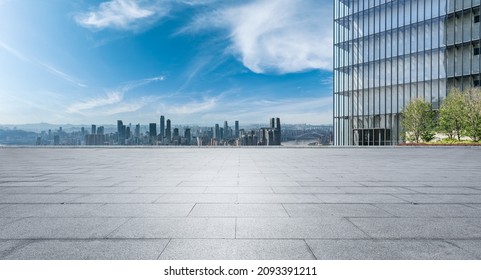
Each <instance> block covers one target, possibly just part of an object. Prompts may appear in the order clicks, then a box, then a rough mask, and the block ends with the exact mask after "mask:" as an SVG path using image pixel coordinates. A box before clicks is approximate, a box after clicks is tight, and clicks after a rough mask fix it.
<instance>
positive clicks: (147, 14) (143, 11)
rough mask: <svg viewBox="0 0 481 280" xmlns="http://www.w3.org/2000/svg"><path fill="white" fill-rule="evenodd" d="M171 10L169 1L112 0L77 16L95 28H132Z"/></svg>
mask: <svg viewBox="0 0 481 280" xmlns="http://www.w3.org/2000/svg"><path fill="white" fill-rule="evenodd" d="M169 10H170V5H169V3H168V1H135V0H111V1H108V2H104V3H101V4H100V5H99V6H98V8H96V9H92V10H91V11H90V12H86V13H81V14H78V15H76V16H75V20H76V21H77V23H78V24H80V25H82V26H84V27H87V28H94V29H104V28H115V29H124V30H132V29H137V28H138V27H140V26H142V25H143V24H145V23H146V22H149V23H150V22H154V21H155V20H157V19H159V18H160V17H162V16H165V15H166V14H167V13H168V12H169Z"/></svg>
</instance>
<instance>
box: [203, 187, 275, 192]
mask: <svg viewBox="0 0 481 280" xmlns="http://www.w3.org/2000/svg"><path fill="white" fill-rule="evenodd" d="M205 193H274V192H273V191H272V188H271V187H207V189H206V191H205Z"/></svg>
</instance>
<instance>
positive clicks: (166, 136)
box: [165, 119, 172, 143]
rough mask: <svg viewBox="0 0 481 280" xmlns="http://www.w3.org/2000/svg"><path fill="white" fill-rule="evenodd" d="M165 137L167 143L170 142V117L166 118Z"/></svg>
mask: <svg viewBox="0 0 481 280" xmlns="http://www.w3.org/2000/svg"><path fill="white" fill-rule="evenodd" d="M165 138H166V140H167V143H170V141H171V140H172V129H171V124H170V119H167V128H166V130H165Z"/></svg>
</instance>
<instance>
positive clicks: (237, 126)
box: [235, 121, 239, 138]
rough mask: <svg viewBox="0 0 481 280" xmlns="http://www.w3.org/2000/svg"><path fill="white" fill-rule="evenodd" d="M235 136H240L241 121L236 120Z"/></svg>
mask: <svg viewBox="0 0 481 280" xmlns="http://www.w3.org/2000/svg"><path fill="white" fill-rule="evenodd" d="M235 138H239V121H235Z"/></svg>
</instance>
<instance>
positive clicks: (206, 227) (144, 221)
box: [109, 218, 235, 238]
mask: <svg viewBox="0 0 481 280" xmlns="http://www.w3.org/2000/svg"><path fill="white" fill-rule="evenodd" d="M139 229H142V230H139ZM234 237H235V218H132V219H130V220H129V221H128V222H127V223H125V224H124V225H122V226H121V227H119V228H118V229H117V230H116V231H115V232H113V233H112V234H110V235H109V238H234Z"/></svg>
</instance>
